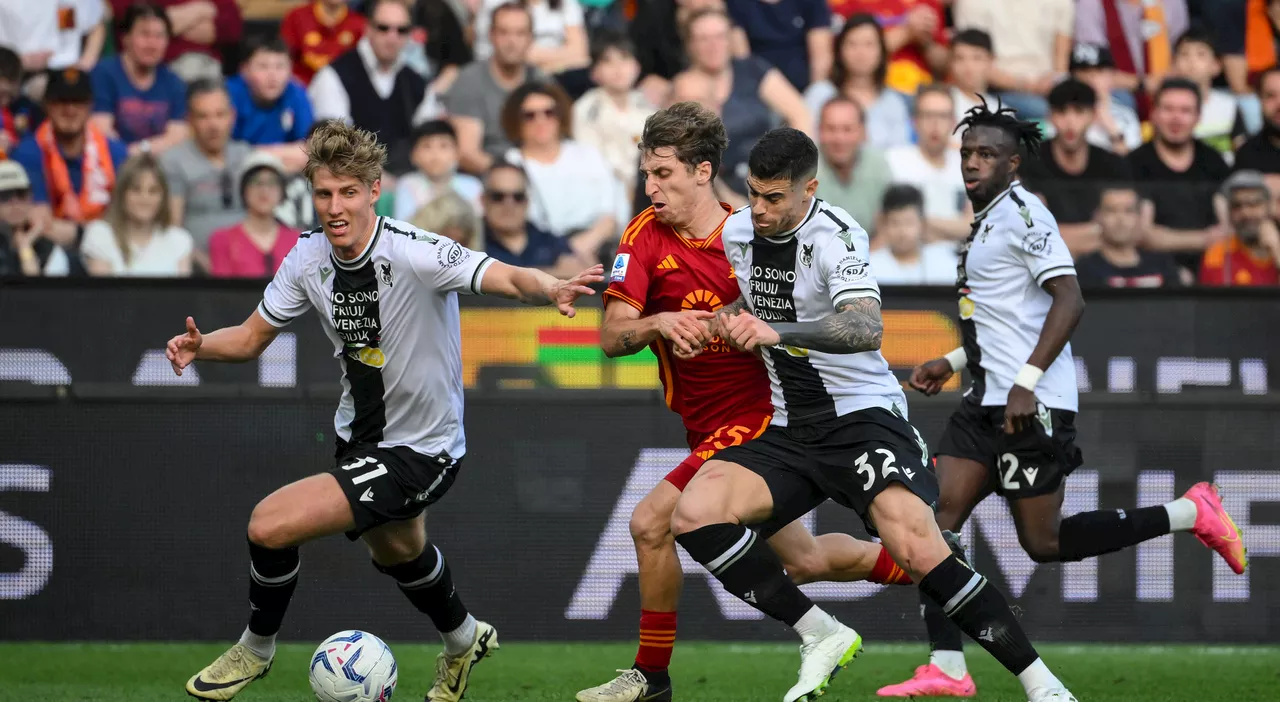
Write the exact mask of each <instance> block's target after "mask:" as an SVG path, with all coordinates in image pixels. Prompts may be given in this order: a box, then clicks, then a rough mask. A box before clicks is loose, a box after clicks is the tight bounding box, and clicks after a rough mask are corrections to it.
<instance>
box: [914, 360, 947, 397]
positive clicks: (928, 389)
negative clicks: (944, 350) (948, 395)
mask: <svg viewBox="0 0 1280 702" xmlns="http://www.w3.org/2000/svg"><path fill="white" fill-rule="evenodd" d="M953 375H955V371H953V370H951V362H950V361H948V360H947V359H945V358H935V359H933V360H932V361H926V362H925V363H922V364H920V365H918V366H916V367H915V369H914V370H912V371H911V379H910V380H909V381H907V382H908V384H910V385H911V387H912V388H914V389H916V390H919V391H920V392H922V393H924V394H925V396H927V397H932V396H934V395H937V394H938V393H939V392H942V386H943V385H945V384H946V382H947V381H948V380H951V376H953Z"/></svg>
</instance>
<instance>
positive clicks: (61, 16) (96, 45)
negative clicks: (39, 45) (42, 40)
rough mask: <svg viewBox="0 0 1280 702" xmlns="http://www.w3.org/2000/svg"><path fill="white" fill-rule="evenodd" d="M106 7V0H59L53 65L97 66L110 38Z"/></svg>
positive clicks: (68, 66)
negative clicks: (106, 21) (104, 45)
mask: <svg viewBox="0 0 1280 702" xmlns="http://www.w3.org/2000/svg"><path fill="white" fill-rule="evenodd" d="M105 7H106V4H105V3H104V2H103V1H102V0H57V8H58V39H57V47H56V48H55V49H54V50H53V55H52V56H50V57H49V68H52V69H54V70H61V69H64V68H78V69H80V70H82V71H92V70H93V67H94V66H96V65H97V63H98V58H99V57H101V56H102V47H103V44H105V43H106V38H107V25H106V23H105V22H104V18H103V14H104V13H103V10H104V9H105Z"/></svg>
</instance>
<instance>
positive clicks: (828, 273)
mask: <svg viewBox="0 0 1280 702" xmlns="http://www.w3.org/2000/svg"><path fill="white" fill-rule="evenodd" d="M816 216H818V217H828V218H830V219H831V220H832V221H833V222H834V223H835V224H836V225H837V227H836V230H835V232H833V233H832V234H831V235H830V238H829V239H828V240H827V241H818V242H816V245H817V246H818V247H819V251H818V252H817V254H818V261H817V264H818V266H819V268H818V270H819V271H821V272H822V275H823V278H825V279H826V282H827V289H828V290H829V291H830V292H831V303H832V304H833V305H834V304H837V303H839V301H840V300H842V299H848V298H853V297H872V298H875V299H876V301H877V302H879V301H880V285H879V284H878V283H876V278H875V276H874V275H872V272H871V260H870V252H871V243H870V241H869V239H868V237H867V232H866V230H864V229H863V228H862V227H859V226H858V225H857V223H855V222H854V221H853V220H852V218H851V217H849V215H848V214H847V213H845V212H844V211H843V210H838V211H833V210H830V209H827V208H825V207H824V208H822V209H821V210H820V211H819V212H818V214H817V215H816ZM801 255H802V256H803V252H802V254H801Z"/></svg>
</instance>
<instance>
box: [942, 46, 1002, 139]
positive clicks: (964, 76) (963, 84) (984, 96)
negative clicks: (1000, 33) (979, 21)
mask: <svg viewBox="0 0 1280 702" xmlns="http://www.w3.org/2000/svg"><path fill="white" fill-rule="evenodd" d="M994 62H995V50H994V49H993V48H992V46H991V35H990V34H987V33H986V32H984V31H982V30H981V29H962V30H960V31H958V32H956V33H955V35H954V36H952V37H951V61H950V70H949V71H948V72H947V74H948V79H949V82H950V83H951V100H952V102H954V103H955V105H956V123H957V124H958V123H959V122H960V120H962V119H964V116H965V113H967V112H968V111H969V110H970V109H971V108H974V107H977V106H978V105H980V104H982V101H983V100H986V101H987V102H995V101H996V99H995V97H993V96H992V95H991V94H990V93H989V92H988V90H989V89H990V87H991V70H992V68H993V66H994Z"/></svg>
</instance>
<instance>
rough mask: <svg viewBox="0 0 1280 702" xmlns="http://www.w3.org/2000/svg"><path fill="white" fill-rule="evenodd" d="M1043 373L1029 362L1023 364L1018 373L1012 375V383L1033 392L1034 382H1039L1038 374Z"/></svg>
mask: <svg viewBox="0 0 1280 702" xmlns="http://www.w3.org/2000/svg"><path fill="white" fill-rule="evenodd" d="M1042 375H1044V371H1042V370H1040V369H1039V368H1036V367H1035V366H1033V365H1031V364H1030V363H1027V364H1024V365H1023V366H1022V369H1021V370H1019V371H1018V374H1017V375H1016V376H1014V377H1013V384H1014V385H1017V386H1018V387H1022V388H1026V389H1028V390H1030V391H1032V392H1035V389H1036V383H1038V382H1040V376H1042Z"/></svg>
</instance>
